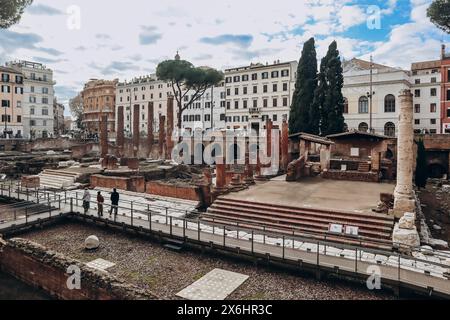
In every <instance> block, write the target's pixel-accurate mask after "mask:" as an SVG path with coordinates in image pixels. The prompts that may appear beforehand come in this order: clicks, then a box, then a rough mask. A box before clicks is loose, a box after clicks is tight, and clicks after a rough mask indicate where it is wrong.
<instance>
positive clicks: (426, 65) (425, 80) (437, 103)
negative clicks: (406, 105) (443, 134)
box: [411, 60, 441, 133]
mask: <svg viewBox="0 0 450 320" xmlns="http://www.w3.org/2000/svg"><path fill="white" fill-rule="evenodd" d="M411 86H412V88H411V91H412V93H413V94H414V98H413V104H414V131H415V132H416V133H439V131H440V128H441V61H440V60H435V61H424V62H416V63H413V64H412V66H411Z"/></svg>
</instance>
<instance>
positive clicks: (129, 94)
mask: <svg viewBox="0 0 450 320" xmlns="http://www.w3.org/2000/svg"><path fill="white" fill-rule="evenodd" d="M170 95H173V91H172V87H171V85H170V84H169V83H166V82H164V81H160V80H158V79H157V78H156V75H155V74H153V75H148V76H142V77H137V78H134V79H132V80H131V81H124V82H119V83H118V84H117V88H116V112H117V108H118V107H119V106H122V107H123V110H124V128H125V136H131V135H132V130H133V114H132V113H133V110H134V107H133V106H134V105H139V106H140V113H141V114H140V117H139V123H140V127H141V128H140V131H141V134H142V135H146V134H147V121H148V116H149V115H148V103H149V102H153V108H154V113H153V117H154V119H153V128H154V130H155V132H158V130H159V116H160V115H163V116H167V98H168V97H169V96H170ZM174 103H175V106H174V121H175V124H174V126H176V119H177V114H178V113H177V108H176V102H174Z"/></svg>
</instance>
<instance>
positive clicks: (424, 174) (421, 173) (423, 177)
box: [415, 138, 428, 189]
mask: <svg viewBox="0 0 450 320" xmlns="http://www.w3.org/2000/svg"><path fill="white" fill-rule="evenodd" d="M427 179H428V170H427V158H426V151H425V146H424V144H423V140H422V138H420V140H419V141H418V142H417V162H416V175H415V181H416V186H417V187H418V188H419V189H420V188H425V186H426V185H427Z"/></svg>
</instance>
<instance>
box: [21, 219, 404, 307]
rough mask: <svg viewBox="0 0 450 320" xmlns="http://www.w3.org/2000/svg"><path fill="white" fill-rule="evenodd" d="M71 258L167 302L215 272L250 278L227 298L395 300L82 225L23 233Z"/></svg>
mask: <svg viewBox="0 0 450 320" xmlns="http://www.w3.org/2000/svg"><path fill="white" fill-rule="evenodd" d="M89 235H97V236H98V237H99V239H100V242H101V246H100V248H99V249H98V250H96V251H95V252H86V251H85V250H84V249H83V244H84V239H85V238H86V237H88V236H89ZM20 237H21V238H25V239H29V240H32V241H35V242H37V243H39V244H42V245H44V246H46V247H48V248H49V249H52V250H55V251H58V252H60V253H64V254H66V255H67V256H69V257H71V258H75V259H78V260H81V261H82V262H89V261H92V260H94V259H97V258H103V259H105V260H108V261H111V262H114V263H116V265H115V266H114V267H112V268H111V269H109V272H110V273H111V274H113V275H115V276H117V277H118V278H119V279H122V280H125V281H127V282H130V283H133V284H135V285H137V286H138V287H141V288H146V289H149V290H151V291H152V292H154V293H155V294H156V295H158V296H159V297H160V298H162V299H178V298H177V297H176V293H178V292H179V291H181V290H182V289H184V288H185V287H187V286H189V285H191V284H192V283H193V282H195V281H196V280H198V279H200V278H201V277H203V276H204V275H205V274H206V273H208V272H210V271H211V270H213V269H215V268H221V269H225V270H229V271H234V272H239V273H243V274H246V275H248V276H249V279H248V280H247V281H246V282H245V283H244V284H243V285H242V286H241V287H239V288H238V289H237V290H236V291H235V292H234V293H233V294H232V295H230V296H229V297H228V299H249V300H273V299H280V300H304V299H313V300H316V299H317V300H319V299H320V300H322V299H324V300H332V299H336V300H347V299H350V300H361V299H364V300H379V299H395V296H393V295H391V294H390V293H388V291H377V292H376V291H369V290H368V289H366V288H365V287H364V286H363V285H359V284H354V283H351V282H343V281H337V280H334V279H328V280H324V281H317V280H315V278H313V277H312V276H310V275H305V274H302V275H298V274H295V275H294V274H290V273H288V272H286V271H274V270H269V269H266V268H262V267H260V268H257V267H255V266H254V265H253V264H250V263H246V262H240V261H239V262H236V261H233V260H231V259H225V258H224V257H218V256H212V255H207V254H203V255H202V254H200V253H196V252H189V251H184V252H181V253H179V252H173V251H170V250H168V249H165V248H163V247H162V246H161V245H159V244H157V243H154V242H150V241H148V240H146V239H142V238H134V237H131V236H129V235H125V234H121V233H115V232H113V231H109V230H108V229H103V228H99V227H95V226H89V225H84V224H80V223H70V224H65V225H58V226H54V227H52V228H49V229H44V230H37V231H33V232H31V233H28V234H25V235H21V236H20Z"/></svg>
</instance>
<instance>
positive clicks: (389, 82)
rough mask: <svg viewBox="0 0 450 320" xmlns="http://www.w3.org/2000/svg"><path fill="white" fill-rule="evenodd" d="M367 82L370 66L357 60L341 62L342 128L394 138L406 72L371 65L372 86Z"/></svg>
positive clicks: (366, 62)
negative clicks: (342, 79) (342, 65)
mask: <svg viewBox="0 0 450 320" xmlns="http://www.w3.org/2000/svg"><path fill="white" fill-rule="evenodd" d="M370 78H371V76H370V62H368V61H364V60H360V59H352V60H350V61H347V62H344V87H343V90H342V94H343V96H344V101H345V103H344V118H345V124H346V127H347V128H348V129H349V130H359V131H369V130H370V129H372V132H374V133H377V134H382V135H386V136H396V135H397V131H398V119H399V111H400V110H399V101H398V95H399V93H400V92H401V91H402V90H404V89H409V88H410V87H411V84H410V77H409V72H408V71H405V70H401V69H396V68H391V67H388V66H384V65H380V64H375V63H374V64H373V67H372V82H371V79H370ZM371 83H372V94H371V90H370V87H371V85H370V84H371ZM371 95H372V102H371V101H370V100H371V99H370V98H371V97H370V96H371Z"/></svg>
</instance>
